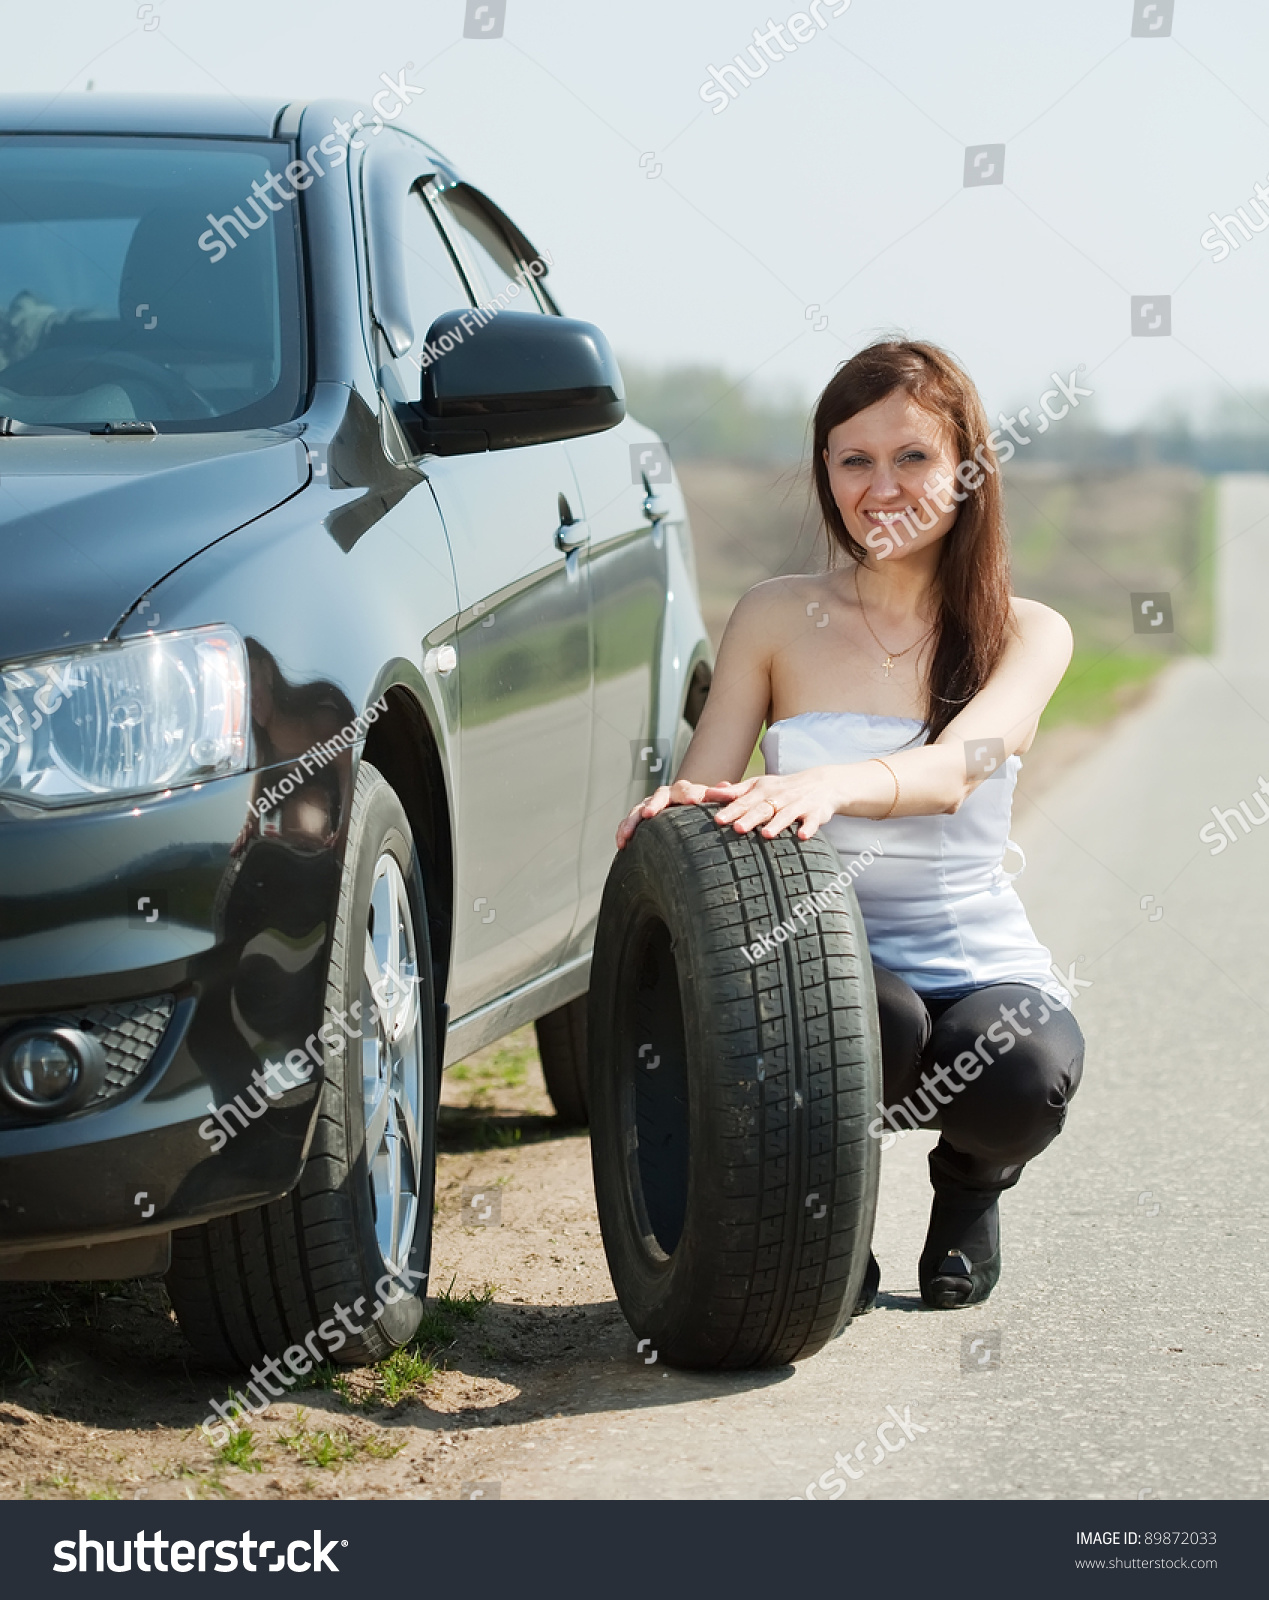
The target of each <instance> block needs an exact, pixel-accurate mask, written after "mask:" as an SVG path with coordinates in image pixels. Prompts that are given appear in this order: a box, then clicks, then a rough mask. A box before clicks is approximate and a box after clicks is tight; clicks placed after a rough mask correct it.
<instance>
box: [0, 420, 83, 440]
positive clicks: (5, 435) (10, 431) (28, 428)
mask: <svg viewBox="0 0 1269 1600" xmlns="http://www.w3.org/2000/svg"><path fill="white" fill-rule="evenodd" d="M82 432H83V429H82V428H59V427H57V426H56V425H55V424H54V423H51V422H19V420H18V419H17V417H0V439H12V438H16V437H17V436H18V435H19V434H26V435H30V434H44V433H82Z"/></svg>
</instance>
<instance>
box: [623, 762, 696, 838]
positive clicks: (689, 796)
mask: <svg viewBox="0 0 1269 1600" xmlns="http://www.w3.org/2000/svg"><path fill="white" fill-rule="evenodd" d="M719 798H720V795H719V793H718V792H717V791H716V790H714V789H711V788H709V787H708V785H706V784H703V783H688V782H686V781H685V780H684V779H682V778H680V779H679V781H678V782H677V783H663V784H662V785H661V787H660V788H659V789H654V790H653V791H652V793H651V794H650V795H649V796H648V798H647V799H646V800H640V802H639V804H638V805H637V806H635V808H634V809H633V810H632V811H631V813H630V815H629V816H628V817H626V818H625V819H624V821H623V822H622V823H621V826H620V827H619V828H618V829H617V848H618V850H624V849H625V848H626V846H627V845H628V844H629V843H630V840H631V838H632V837H633V836H634V831H635V829H636V828H637V827H638V826H639V824H640V823H641V822H643V821H644V820H645V819H650V818H652V817H659V816H660V815H661V813H662V812H663V811H664V810H665V808H666V807H667V806H698V805H700V803H701V801H702V800H706V799H715V800H716V799H719Z"/></svg>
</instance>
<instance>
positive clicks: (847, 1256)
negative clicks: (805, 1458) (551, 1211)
mask: <svg viewBox="0 0 1269 1600" xmlns="http://www.w3.org/2000/svg"><path fill="white" fill-rule="evenodd" d="M716 810H717V807H716V806H675V807H671V808H670V809H669V810H667V811H665V812H663V813H662V814H661V815H660V816H659V817H657V818H655V819H654V820H652V821H650V822H642V823H640V825H639V827H638V829H637V831H636V832H635V835H634V837H633V839H632V840H631V841H630V843H629V844H628V845H627V846H626V848H625V850H624V851H622V852H621V854H620V855H619V856H618V857H617V860H616V861H615V863H614V864H613V868H612V871H611V872H610V874H609V877H608V882H607V885H606V886H605V889H604V896H603V902H602V905H601V908H600V914H599V925H598V928H597V930H596V939H595V956H594V964H593V967H592V970H591V987H590V1016H589V1033H590V1057H591V1077H590V1115H591V1148H592V1159H593V1162H594V1169H595V1190H596V1197H597V1200H598V1207H599V1221H600V1227H601V1230H602V1232H603V1239H604V1249H605V1252H606V1253H607V1256H608V1265H609V1269H610V1271H611V1273H612V1279H613V1284H614V1286H615V1288H616V1291H617V1298H618V1300H619V1301H620V1302H621V1308H622V1310H623V1311H624V1312H625V1315H626V1318H627V1320H628V1321H629V1323H630V1325H631V1327H632V1328H633V1329H634V1331H635V1333H636V1334H637V1335H638V1336H639V1338H640V1340H641V1341H643V1340H647V1341H650V1342H651V1346H652V1348H653V1349H654V1350H655V1351H656V1352H657V1354H658V1356H659V1357H660V1359H661V1360H662V1361H664V1362H666V1363H668V1364H670V1365H674V1366H682V1367H733V1368H734V1367H763V1366H778V1365H783V1364H784V1363H786V1362H789V1361H795V1360H797V1359H799V1358H800V1357H803V1356H809V1355H812V1354H814V1352H815V1351H817V1350H819V1349H820V1348H821V1346H823V1345H824V1344H825V1343H827V1341H828V1340H829V1339H831V1338H833V1337H834V1336H835V1335H836V1334H838V1333H840V1332H841V1330H842V1329H843V1328H844V1327H845V1326H846V1324H847V1323H848V1322H849V1321H850V1317H851V1313H852V1311H853V1309H854V1306H855V1303H856V1300H857V1298H858V1294H859V1288H860V1284H861V1282H862V1279H863V1275H864V1271H865V1268H866V1266H867V1261H868V1246H869V1242H870V1239H871V1236H872V1223H873V1214H874V1211H875V1207H876V1198H877V1178H878V1172H879V1165H880V1156H879V1149H880V1147H879V1145H878V1143H877V1141H876V1140H875V1139H870V1138H869V1137H868V1134H867V1126H868V1122H869V1119H870V1117H872V1116H873V1115H874V1114H875V1104H876V1102H877V1101H878V1100H879V1099H880V1098H881V1050H880V1039H879V1034H878V1025H877V1004H876V995H875V992H874V989H873V981H872V964H871V962H870V960H869V957H868V944H867V939H866V937H865V934H864V927H863V921H862V918H861V917H860V913H859V906H858V903H857V902H856V900H855V895H854V891H853V889H852V888H851V879H850V877H849V876H848V875H847V874H844V873H841V872H840V870H839V862H838V859H837V855H836V853H835V851H834V850H833V848H832V846H831V845H830V844H829V843H828V841H827V840H826V839H823V838H819V837H816V838H813V839H809V840H799V839H798V838H797V837H796V836H795V835H793V834H791V833H784V834H781V835H779V836H778V837H777V838H775V839H772V840H767V839H762V838H760V837H758V836H756V835H754V834H749V835H740V834H737V833H736V832H735V831H734V830H733V829H731V828H720V827H719V826H718V824H717V823H716V822H715V821H714V820H713V814H714V812H715V811H716ZM812 897H815V899H813V898H812ZM764 935H765V936H766V942H765V943H764V942H763V936H764ZM642 1348H643V1349H646V1348H647V1345H646V1344H643V1345H642ZM644 1359H645V1360H646V1357H645V1358H644Z"/></svg>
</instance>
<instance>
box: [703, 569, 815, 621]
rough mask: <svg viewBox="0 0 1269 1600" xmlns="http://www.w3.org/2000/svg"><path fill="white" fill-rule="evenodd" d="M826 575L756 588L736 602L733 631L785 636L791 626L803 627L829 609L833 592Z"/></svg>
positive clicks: (775, 581) (793, 578) (797, 577)
mask: <svg viewBox="0 0 1269 1600" xmlns="http://www.w3.org/2000/svg"><path fill="white" fill-rule="evenodd" d="M827 580H828V575H827V574H826V573H802V572H798V573H791V574H789V575H788V576H786V577H782V578H767V579H766V580H765V581H764V582H763V583H756V584H754V586H753V588H752V589H749V590H747V591H746V592H745V593H744V594H743V595H742V596H741V597H740V599H739V600H738V601H737V602H736V609H735V610H734V611H733V612H732V614H731V622H729V623H728V627H729V628H730V627H731V626H732V625H733V624H736V625H738V626H739V627H740V628H742V629H744V630H745V631H746V632H758V631H762V632H767V633H770V634H771V635H772V636H773V637H774V636H776V635H778V634H783V633H785V632H786V631H787V629H788V628H789V626H790V625H798V624H801V623H804V622H805V621H806V618H807V617H808V616H810V615H814V612H815V611H816V610H820V609H823V608H826V607H827V605H828V603H829V597H830V594H831V590H830V588H829V585H828V581H827Z"/></svg>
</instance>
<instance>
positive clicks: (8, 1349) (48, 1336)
mask: <svg viewBox="0 0 1269 1600" xmlns="http://www.w3.org/2000/svg"><path fill="white" fill-rule="evenodd" d="M417 1348H418V1352H419V1354H420V1355H422V1356H424V1357H425V1358H426V1359H428V1360H430V1361H431V1362H432V1364H433V1365H434V1366H435V1367H436V1368H437V1369H438V1371H439V1373H440V1377H439V1378H438V1379H437V1380H434V1382H432V1383H430V1384H424V1385H423V1386H422V1387H420V1388H419V1389H418V1390H417V1391H416V1392H415V1393H414V1394H413V1395H412V1396H409V1397H407V1398H405V1399H402V1400H399V1401H397V1402H396V1403H395V1404H393V1405H387V1404H385V1403H383V1402H382V1400H381V1399H376V1397H375V1382H374V1370H373V1369H340V1371H339V1378H338V1384H339V1387H338V1388H334V1387H332V1385H331V1384H330V1382H329V1377H328V1380H327V1381H326V1382H325V1384H324V1386H320V1387H301V1386H300V1384H297V1385H296V1386H295V1388H294V1389H290V1390H287V1391H286V1393H285V1396H284V1398H282V1399H281V1400H280V1401H279V1403H280V1404H287V1403H292V1404H299V1405H303V1406H306V1407H309V1408H311V1409H312V1410H313V1411H315V1412H319V1413H321V1414H323V1417H324V1421H325V1423H326V1424H329V1423H331V1422H334V1421H338V1420H340V1418H341V1417H343V1416H347V1417H361V1418H364V1419H365V1420H367V1421H370V1422H373V1423H375V1424H377V1425H379V1426H384V1427H397V1426H406V1427H416V1428H422V1429H425V1430H429V1431H430V1430H450V1429H453V1428H455V1427H468V1426H473V1425H481V1426H490V1425H507V1426H511V1425H516V1424H520V1423H524V1422H530V1421H533V1420H534V1419H536V1418H538V1417H541V1416H547V1415H551V1416H554V1415H557V1414H559V1415H577V1414H589V1413H605V1412H613V1411H626V1410H636V1409H640V1408H643V1407H647V1406H662V1405H677V1404H681V1403H683V1402H686V1401H691V1400H696V1399H702V1400H703V1399H714V1398H717V1397H719V1396H721V1395H724V1394H736V1393H742V1392H745V1391H747V1390H753V1389H762V1388H769V1387H770V1386H771V1385H773V1384H777V1383H782V1382H784V1381H786V1380H787V1379H788V1378H790V1377H791V1376H792V1375H793V1370H794V1369H793V1368H792V1367H791V1366H783V1367H776V1368H767V1369H758V1370H743V1371H736V1372H717V1371H706V1372H699V1371H686V1370H682V1369H676V1368H673V1367H670V1366H668V1365H667V1364H666V1363H665V1362H664V1360H663V1359H662V1358H661V1356H660V1353H659V1352H658V1351H656V1350H655V1349H654V1348H653V1347H652V1345H651V1344H650V1343H649V1342H648V1341H646V1340H645V1341H644V1342H643V1344H642V1346H640V1344H639V1341H637V1340H636V1338H635V1335H634V1334H633V1333H632V1332H631V1330H630V1328H629V1326H628V1325H627V1323H626V1321H625V1318H624V1317H623V1315H622V1313H621V1309H620V1307H619V1306H618V1305H617V1302H616V1301H615V1300H604V1301H597V1302H592V1303H585V1304H570V1305H523V1304H509V1303H505V1302H503V1303H499V1302H497V1301H495V1302H493V1303H491V1304H489V1305H488V1306H486V1307H484V1308H483V1309H482V1310H480V1312H479V1314H478V1316H475V1317H473V1318H471V1319H470V1320H468V1318H467V1317H466V1316H464V1315H462V1314H458V1315H455V1314H453V1312H452V1311H451V1310H449V1309H448V1308H447V1307H446V1305H445V1303H444V1302H443V1301H437V1300H429V1302H428V1305H427V1313H426V1318H425V1323H424V1338H423V1339H422V1340H421V1341H419V1343H418V1345H417ZM275 1354H276V1355H278V1356H280V1355H281V1352H280V1351H278V1352H275ZM454 1377H456V1378H457V1379H458V1380H460V1381H459V1383H458V1387H460V1388H461V1389H463V1390H464V1391H466V1390H472V1389H474V1390H475V1391H476V1392H477V1394H478V1399H476V1400H475V1401H474V1403H473V1402H472V1401H467V1402H466V1403H464V1401H463V1400H461V1399H460V1400H459V1403H458V1405H457V1406H456V1405H455V1400H456V1398H458V1397H457V1396H456V1394H455V1393H454V1392H453V1389H452V1388H451V1387H447V1384H448V1381H449V1379H450V1378H454ZM250 1378H251V1374H250V1372H248V1371H245V1370H244V1371H241V1372H236V1373H235V1372H227V1371H223V1370H219V1369H217V1368H214V1367H210V1366H207V1365H205V1364H203V1363H202V1362H201V1360H200V1359H199V1357H198V1356H197V1355H196V1354H195V1353H194V1352H193V1350H192V1349H191V1348H190V1346H189V1345H188V1344H187V1343H186V1342H185V1339H184V1337H183V1336H182V1334H181V1332H180V1329H179V1327H178V1326H177V1324H176V1322H175V1320H174V1319H173V1317H172V1314H171V1311H170V1308H169V1306H168V1303H167V1297H166V1295H165V1293H164V1290H163V1284H162V1280H161V1279H159V1278H147V1279H138V1280H134V1281H131V1282H126V1283H94V1284H89V1283H84V1284H78V1283H59V1284H18V1283H0V1441H3V1439H4V1434H5V1433H6V1432H8V1430H9V1429H11V1428H12V1429H13V1430H14V1432H13V1433H12V1434H10V1442H12V1441H13V1440H15V1439H16V1438H17V1437H18V1433H17V1430H18V1429H20V1428H21V1427H22V1426H23V1425H24V1419H23V1416H22V1413H21V1411H19V1410H16V1409H11V1407H20V1408H22V1411H26V1412H31V1413H34V1414H35V1415H38V1416H42V1417H45V1418H50V1419H52V1418H55V1419H57V1421H58V1422H59V1423H62V1424H65V1423H73V1424H78V1425H80V1426H82V1427H84V1428H86V1429H91V1430H95V1431H97V1432H99V1433H103V1434H107V1433H111V1432H120V1433H122V1432H128V1431H133V1430H138V1429H144V1430H150V1429H154V1430H186V1429H196V1428H197V1427H198V1426H199V1424H200V1423H202V1422H203V1421H204V1420H205V1419H207V1418H208V1417H209V1413H210V1409H211V1405H212V1402H213V1400H215V1399H217V1398H223V1397H226V1396H227V1395H228V1394H229V1393H230V1391H232V1390H234V1389H237V1390H242V1389H243V1387H244V1385H245V1384H246V1383H247V1382H249V1381H250ZM341 1389H342V1390H343V1393H341V1392H340V1390H341ZM350 1394H351V1395H352V1396H353V1397H354V1399H361V1400H362V1403H355V1404H350V1403H349V1395H350ZM362 1397H364V1398H362Z"/></svg>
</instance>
